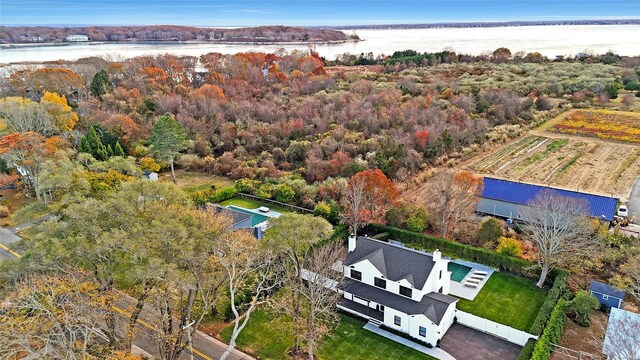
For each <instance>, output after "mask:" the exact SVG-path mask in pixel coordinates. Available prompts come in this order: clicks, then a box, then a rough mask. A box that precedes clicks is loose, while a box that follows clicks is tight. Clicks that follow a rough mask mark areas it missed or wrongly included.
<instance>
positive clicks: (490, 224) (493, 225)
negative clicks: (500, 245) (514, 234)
mask: <svg viewBox="0 0 640 360" xmlns="http://www.w3.org/2000/svg"><path fill="white" fill-rule="evenodd" d="M502 228H503V226H502V223H501V222H500V220H498V219H495V218H492V217H490V218H488V219H486V220H484V221H483V222H482V226H480V229H478V233H477V234H476V239H477V240H478V242H479V243H480V244H486V243H491V244H496V243H497V242H498V239H499V238H500V236H502V234H503V231H502Z"/></svg>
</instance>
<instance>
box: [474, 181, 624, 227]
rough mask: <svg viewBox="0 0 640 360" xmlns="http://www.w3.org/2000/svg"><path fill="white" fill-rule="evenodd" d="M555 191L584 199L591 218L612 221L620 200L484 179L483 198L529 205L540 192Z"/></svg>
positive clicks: (562, 194)
mask: <svg viewBox="0 0 640 360" xmlns="http://www.w3.org/2000/svg"><path fill="white" fill-rule="evenodd" d="M543 190H553V191H555V192H556V193H557V194H558V195H560V196H566V197H572V198H576V199H582V200H585V201H586V202H587V206H588V207H589V216H591V217H594V218H598V219H605V220H607V221H612V220H613V217H614V215H615V212H616V207H617V206H618V199H617V198H613V197H607V196H602V195H594V194H588V193H583V192H578V191H570V190H562V189H557V188H552V187H548V186H540V185H533V184H526V183H521V182H515V181H509V180H502V179H494V178H490V177H485V178H484V187H483V189H482V195H480V196H481V197H483V198H486V199H493V200H499V201H506V202H510V203H515V204H521V205H527V204H528V203H529V201H531V200H532V199H533V198H534V197H535V196H536V195H538V193H539V192H540V191H543Z"/></svg>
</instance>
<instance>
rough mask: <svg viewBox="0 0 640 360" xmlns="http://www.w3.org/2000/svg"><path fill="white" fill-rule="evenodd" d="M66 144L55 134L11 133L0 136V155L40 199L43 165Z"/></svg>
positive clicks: (55, 155)
mask: <svg viewBox="0 0 640 360" xmlns="http://www.w3.org/2000/svg"><path fill="white" fill-rule="evenodd" d="M67 146H68V144H67V142H66V141H64V140H63V139H61V138H59V137H56V136H54V137H51V138H45V137H44V136H42V135H40V134H38V133H35V132H25V133H12V134H9V135H5V136H3V137H2V138H0V156H1V157H2V158H3V159H5V160H6V161H8V162H10V163H11V164H13V165H14V166H15V167H16V169H17V170H18V173H19V174H20V176H21V177H22V179H23V181H24V184H25V185H26V187H27V189H28V190H29V191H30V192H32V193H34V194H35V195H36V198H37V199H38V201H40V200H41V195H42V193H41V191H40V180H41V178H40V177H41V175H42V170H43V166H44V164H45V162H46V161H47V160H50V159H54V158H56V157H57V156H59V155H60V152H59V150H61V149H64V148H66V147H67Z"/></svg>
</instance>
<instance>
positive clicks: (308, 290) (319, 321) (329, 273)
mask: <svg viewBox="0 0 640 360" xmlns="http://www.w3.org/2000/svg"><path fill="white" fill-rule="evenodd" d="M343 258H344V249H343V247H342V246H340V245H339V244H327V245H323V246H321V247H319V248H316V249H315V250H314V251H313V253H312V254H311V255H310V256H309V257H308V258H307V260H306V262H305V270H306V271H305V270H303V271H304V272H305V278H306V280H307V281H305V282H304V283H300V284H299V286H298V287H297V289H296V291H297V292H299V293H300V295H302V297H303V298H304V300H305V301H303V306H305V307H306V311H305V313H306V328H305V329H304V332H303V338H304V340H305V341H306V343H307V357H308V359H309V360H313V359H314V350H315V349H316V348H317V347H318V345H319V342H320V341H321V340H322V338H323V337H324V336H325V335H326V334H327V333H328V332H329V331H331V329H333V327H334V326H335V325H336V324H337V323H338V321H339V319H340V318H339V317H338V313H337V308H336V303H337V302H338V300H340V298H341V296H342V295H341V294H340V293H339V292H338V285H339V282H340V279H342V272H340V271H338V270H336V269H335V268H334V266H333V265H334V264H336V263H337V262H338V261H339V260H341V259H343Z"/></svg>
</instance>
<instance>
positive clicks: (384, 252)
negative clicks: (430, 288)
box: [345, 236, 435, 289]
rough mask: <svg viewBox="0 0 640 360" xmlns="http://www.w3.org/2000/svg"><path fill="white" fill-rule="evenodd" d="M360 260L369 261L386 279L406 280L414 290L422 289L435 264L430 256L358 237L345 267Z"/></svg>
mask: <svg viewBox="0 0 640 360" xmlns="http://www.w3.org/2000/svg"><path fill="white" fill-rule="evenodd" d="M362 260H369V261H370V262H371V264H373V266H375V267H376V269H378V271H380V272H381V273H382V275H384V277H386V278H387V279H389V280H392V281H399V280H402V279H406V280H407V281H408V282H409V283H410V284H411V285H412V286H413V287H414V288H416V289H422V288H423V287H424V284H425V282H426V281H427V278H428V277H429V274H430V273H431V269H433V265H434V264H435V263H434V262H433V257H432V256H431V254H427V253H425V252H422V251H417V250H413V249H410V248H405V247H402V246H398V245H393V244H389V243H385V242H382V241H378V240H374V239H370V238H366V237H362V236H359V237H358V239H357V240H356V249H355V250H354V251H351V252H349V254H348V255H347V260H346V261H345V265H347V266H348V265H353V264H355V263H358V262H360V261H362Z"/></svg>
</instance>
